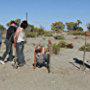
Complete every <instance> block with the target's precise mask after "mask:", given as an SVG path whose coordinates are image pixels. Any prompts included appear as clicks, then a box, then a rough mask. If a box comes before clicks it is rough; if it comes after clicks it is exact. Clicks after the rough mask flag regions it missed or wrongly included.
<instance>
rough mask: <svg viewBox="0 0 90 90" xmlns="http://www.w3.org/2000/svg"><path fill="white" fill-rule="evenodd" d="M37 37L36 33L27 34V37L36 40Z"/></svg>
mask: <svg viewBox="0 0 90 90" xmlns="http://www.w3.org/2000/svg"><path fill="white" fill-rule="evenodd" d="M36 36H37V34H36V33H35V32H27V33H26V37H31V38H35V37H36Z"/></svg>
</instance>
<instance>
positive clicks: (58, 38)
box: [54, 35, 65, 40]
mask: <svg viewBox="0 0 90 90" xmlns="http://www.w3.org/2000/svg"><path fill="white" fill-rule="evenodd" d="M54 38H55V39H57V40H64V39H65V37H64V36H62V35H57V36H54Z"/></svg>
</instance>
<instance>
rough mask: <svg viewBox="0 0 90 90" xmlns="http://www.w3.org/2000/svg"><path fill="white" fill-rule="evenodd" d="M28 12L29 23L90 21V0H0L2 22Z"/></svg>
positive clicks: (22, 16) (84, 23) (0, 22)
mask: <svg viewBox="0 0 90 90" xmlns="http://www.w3.org/2000/svg"><path fill="white" fill-rule="evenodd" d="M26 12H28V16H29V17H28V19H29V23H30V24H32V25H35V26H43V27H45V28H46V29H49V28H50V25H51V23H52V22H55V21H62V22H63V23H66V22H75V21H76V20H77V19H79V20H81V21H82V22H83V24H82V26H83V28H85V27H86V24H87V23H88V22H90V0H0V24H3V25H5V24H6V23H7V22H8V21H10V20H13V19H16V18H20V19H22V20H24V19H25V13H26Z"/></svg>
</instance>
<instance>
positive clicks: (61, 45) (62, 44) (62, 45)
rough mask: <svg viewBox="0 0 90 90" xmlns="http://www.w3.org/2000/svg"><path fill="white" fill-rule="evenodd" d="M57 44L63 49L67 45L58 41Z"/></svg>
mask: <svg viewBox="0 0 90 90" xmlns="http://www.w3.org/2000/svg"><path fill="white" fill-rule="evenodd" d="M58 44H59V46H60V47H61V48H65V47H66V45H67V43H66V42H65V41H60V42H59V43H58Z"/></svg>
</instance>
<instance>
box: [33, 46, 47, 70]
mask: <svg viewBox="0 0 90 90" xmlns="http://www.w3.org/2000/svg"><path fill="white" fill-rule="evenodd" d="M46 52H47V49H46V48H44V47H43V46H41V45H37V46H36V47H35V49H34V64H33V67H34V69H35V68H36V67H39V68H40V67H42V66H45V67H46V65H47V56H46V55H47V54H46Z"/></svg>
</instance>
